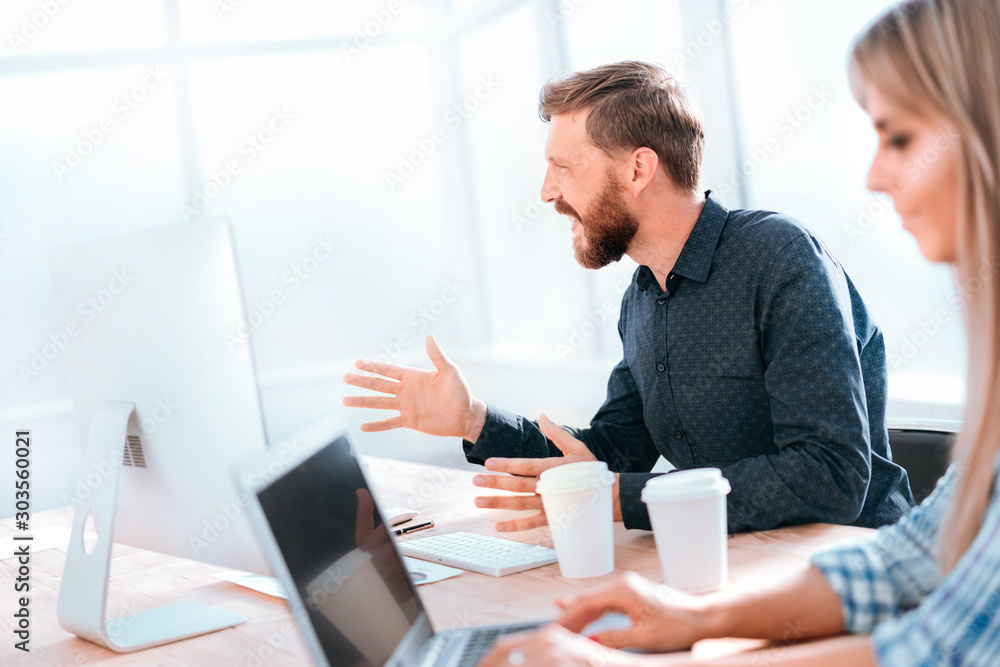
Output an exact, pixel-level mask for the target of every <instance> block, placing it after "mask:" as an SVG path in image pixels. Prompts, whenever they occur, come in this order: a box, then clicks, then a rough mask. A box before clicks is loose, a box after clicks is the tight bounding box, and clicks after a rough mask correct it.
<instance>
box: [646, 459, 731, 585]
mask: <svg viewBox="0 0 1000 667" xmlns="http://www.w3.org/2000/svg"><path fill="white" fill-rule="evenodd" d="M729 491H730V486H729V480H727V479H726V478H725V477H723V476H722V472H721V471H720V470H719V469H718V468H696V469H694V470H681V471H678V472H674V473H669V474H667V475H660V476H659V477H654V478H652V479H651V480H649V481H648V482H646V486H645V487H643V489H642V502H644V503H646V508H647V509H648V510H649V520H650V523H651V524H652V525H653V535H654V537H655V538H656V551H657V552H658V553H659V555H660V566H661V567H662V568H663V581H664V583H666V584H667V585H668V586H673V587H674V588H679V589H681V590H682V591H687V592H688V593H707V592H708V591H712V590H715V589H716V588H718V587H719V586H721V585H722V584H723V582H725V581H726V578H727V577H728V576H729V558H728V554H727V546H728V545H727V543H726V537H727V530H726V525H727V524H726V495H727V494H728V493H729Z"/></svg>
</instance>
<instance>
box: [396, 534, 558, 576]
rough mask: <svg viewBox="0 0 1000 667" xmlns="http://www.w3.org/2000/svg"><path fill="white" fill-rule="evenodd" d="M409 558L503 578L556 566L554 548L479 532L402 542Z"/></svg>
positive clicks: (401, 549)
mask: <svg viewBox="0 0 1000 667" xmlns="http://www.w3.org/2000/svg"><path fill="white" fill-rule="evenodd" d="M399 550H400V551H402V552H403V554H405V555H407V556H411V557H413V558H419V559H421V560H429V561H431V562H434V563H441V564H442V565H451V566H452V567H460V568H462V569H463V570H471V571H473V572H482V573H483V574H491V575H493V576H494V577H502V576H504V575H506V574H513V573H515V572H521V571H522V570H530V569H531V568H533V567H541V566H542V565H548V564H549V563H555V562H556V560H558V559H557V558H556V552H555V549H546V548H545V547H536V546H532V545H530V544H522V543H520V542H512V541H511V540H501V539H500V538H498V537H490V536H489V535H478V534H476V533H465V532H459V533H447V534H445V535H434V536H432V537H422V538H419V539H410V540H405V541H402V542H399Z"/></svg>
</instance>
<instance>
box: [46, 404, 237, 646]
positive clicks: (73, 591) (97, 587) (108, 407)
mask: <svg viewBox="0 0 1000 667" xmlns="http://www.w3.org/2000/svg"><path fill="white" fill-rule="evenodd" d="M130 423H131V426H132V428H133V429H134V432H138V425H137V423H136V419H135V404H134V403H124V402H117V401H107V402H105V403H104V404H103V405H102V406H101V407H99V408H98V409H97V410H96V411H95V412H94V417H93V422H92V423H91V426H90V441H89V443H88V445H87V454H86V456H85V457H84V468H83V469H84V470H85V471H87V470H94V469H95V466H97V465H100V468H97V469H99V470H102V471H103V470H110V472H109V473H108V475H107V478H106V479H104V480H103V481H102V482H101V484H100V486H98V487H97V488H96V489H94V492H93V493H92V494H91V495H90V497H88V498H87V499H84V500H82V501H81V502H80V504H79V505H77V508H76V513H75V514H74V516H73V531H72V533H71V535H70V540H69V546H68V548H67V549H66V567H65V569H64V570H63V577H62V584H61V585H60V587H59V603H58V605H57V607H56V615H57V616H58V618H59V624H60V625H61V626H62V627H63V629H65V630H67V631H69V632H72V633H73V634H75V635H78V636H80V637H82V638H83V639H87V640H90V641H92V642H94V643H95V644H100V645H102V646H106V647H107V648H109V649H111V650H113V651H117V652H119V653H129V652H131V651H139V650H142V649H145V648H150V647H152V646H159V645H160V644H167V643H169V642H174V641H177V640H179V639H187V638H188V637H194V636H196V635H202V634H205V633H208V632H214V631H216V630H222V629H223V628H228V627H231V626H233V625H237V624H239V623H242V622H244V621H246V620H248V618H247V617H246V616H244V615H243V614H237V613H234V612H231V611H226V610H224V609H216V608H215V607H209V606H207V605H203V604H199V603H197V602H186V603H183V604H175V605H169V606H166V607H160V608H158V609H153V610H151V611H145V612H141V613H138V614H130V615H127V616H123V617H121V618H117V619H112V620H106V619H105V614H106V606H107V604H106V603H107V595H108V573H109V570H110V568H111V545H112V543H113V538H114V530H115V508H116V506H117V501H118V483H119V470H120V469H121V465H122V452H123V450H124V446H125V436H126V434H127V433H128V430H129V426H130ZM88 515H93V520H94V526H95V527H96V528H97V544H96V545H95V546H94V547H93V549H92V550H90V551H89V552H88V551H87V549H86V548H85V547H84V543H83V533H84V526H85V524H86V519H87V517H88Z"/></svg>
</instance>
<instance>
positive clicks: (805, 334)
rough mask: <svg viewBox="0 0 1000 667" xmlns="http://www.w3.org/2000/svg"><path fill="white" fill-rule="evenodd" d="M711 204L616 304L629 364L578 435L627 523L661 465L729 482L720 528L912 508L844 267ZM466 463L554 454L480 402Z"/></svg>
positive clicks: (643, 516)
mask: <svg viewBox="0 0 1000 667" xmlns="http://www.w3.org/2000/svg"><path fill="white" fill-rule="evenodd" d="M706 194H707V195H708V196H707V199H706V202H705V206H704V208H703V209H702V212H701V215H700V216H699V218H698V221H697V223H696V224H695V226H694V229H693V230H692V232H691V235H690V236H689V237H688V239H687V242H686V243H685V244H684V248H683V249H682V251H681V254H680V256H679V257H678V258H677V262H676V263H675V265H674V268H673V272H672V273H671V274H670V275H669V277H668V279H667V283H666V287H667V288H666V290H665V291H661V290H660V287H659V285H658V284H657V282H656V280H655V278H654V277H653V273H652V271H650V269H649V268H648V267H645V266H640V267H639V268H638V269H637V270H636V272H635V275H634V276H633V278H632V283H631V285H630V286H629V287H628V289H627V290H626V292H625V295H624V297H623V298H622V308H621V318H620V320H619V322H618V333H619V335H620V336H621V340H622V345H623V347H624V358H623V359H622V361H621V362H620V363H618V365H617V366H615V368H614V370H612V372H611V378H610V380H609V381H608V393H607V399H606V400H605V402H604V405H603V406H601V408H600V410H598V412H597V414H596V415H595V416H594V418H593V420H592V421H591V423H590V427H589V428H586V429H576V428H567V429H566V430H567V431H569V432H570V433H572V434H573V435H574V436H575V437H577V438H579V439H580V440H582V441H583V442H584V443H586V445H587V447H588V448H589V449H590V450H591V451H592V452H593V453H594V455H595V456H597V458H598V459H600V460H602V461H606V462H607V463H608V466H609V467H610V468H611V470H613V471H615V472H620V473H622V475H621V478H620V487H619V494H620V498H621V508H622V515H623V518H624V521H625V525H626V527H629V528H645V529H647V530H648V529H649V516H648V514H647V513H646V508H645V505H644V504H643V503H642V502H641V500H640V499H639V494H640V492H641V491H642V487H643V486H644V485H645V484H646V481H647V480H648V479H649V478H650V477H651V474H650V473H649V471H650V470H651V469H652V467H653V465H654V464H655V463H656V460H657V458H658V457H659V456H661V455H662V456H663V457H664V458H665V459H667V461H669V462H670V463H672V464H673V465H674V466H676V467H677V468H679V469H688V468H703V467H717V468H721V469H722V474H723V475H724V476H725V477H726V478H728V479H729V481H730V483H731V485H732V492H731V493H730V494H729V497H728V510H729V531H730V532H740V531H748V530H766V529H769V528H774V527H777V526H782V525H787V524H796V523H809V522H814V521H820V522H827V523H840V524H852V525H857V526H865V527H877V526H882V525H886V524H891V523H894V522H895V521H896V520H897V519H899V518H900V517H901V516H902V515H903V514H905V513H906V512H907V510H908V509H909V508H910V506H912V505H913V496H912V495H911V493H910V487H909V482H908V480H907V476H906V472H905V471H904V470H903V469H902V468H900V467H899V466H898V465H896V464H895V463H893V462H892V456H891V454H890V452H889V444H888V432H887V430H886V425H885V408H886V400H887V397H886V384H887V377H886V360H885V345H884V343H883V340H882V333H881V331H880V330H879V329H878V327H877V326H876V325H875V323H874V322H873V321H872V319H871V317H870V316H869V314H868V311H867V309H866V308H865V305H864V303H863V302H862V301H861V297H860V296H859V295H858V292H857V290H856V289H855V287H854V285H853V284H852V283H851V281H850V279H849V278H848V277H847V274H846V273H844V270H843V268H842V267H841V266H840V264H839V263H838V262H837V261H836V260H835V259H834V258H833V257H832V256H831V255H830V253H829V252H828V251H827V249H826V248H825V246H824V245H823V244H822V243H821V242H820V241H819V240H818V239H817V238H816V237H815V236H813V235H812V234H810V233H809V232H808V231H806V230H805V229H804V228H803V227H802V226H801V225H799V224H798V223H796V222H795V221H793V220H792V219H790V218H789V217H787V216H784V215H782V214H779V213H773V212H769V211H747V210H734V211H729V210H727V209H726V208H725V207H724V206H722V204H721V203H719V202H718V200H716V199H714V198H713V197H712V196H711V193H706ZM465 453H466V456H467V458H468V460H469V461H471V462H473V463H482V462H484V461H485V460H486V459H487V458H489V457H491V456H505V457H524V458H528V457H544V456H560V455H561V453H560V452H559V450H558V449H557V448H556V447H555V445H553V444H552V443H551V442H549V441H548V440H547V439H546V438H545V436H544V435H542V432H541V430H539V428H538V425H537V423H536V422H533V421H530V420H528V419H525V418H524V417H520V416H517V415H514V414H512V413H510V412H507V411H505V410H502V409H500V408H497V407H495V406H492V405H490V406H488V412H487V417H486V424H485V426H484V428H483V431H482V434H481V435H480V436H479V439H478V440H477V441H476V443H475V444H473V443H471V442H468V441H466V442H465Z"/></svg>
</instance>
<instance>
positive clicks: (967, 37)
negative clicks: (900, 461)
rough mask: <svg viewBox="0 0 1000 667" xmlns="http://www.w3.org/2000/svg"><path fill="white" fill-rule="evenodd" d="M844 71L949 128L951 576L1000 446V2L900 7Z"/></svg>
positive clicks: (987, 493)
mask: <svg viewBox="0 0 1000 667" xmlns="http://www.w3.org/2000/svg"><path fill="white" fill-rule="evenodd" d="M849 69H850V79H851V86H852V89H853V91H854V95H855V97H856V98H857V99H858V102H859V103H860V104H861V105H862V106H865V94H866V93H865V91H866V89H868V88H869V87H871V88H874V89H876V90H878V92H879V94H880V95H882V96H883V97H885V98H886V99H888V100H890V101H892V102H893V103H895V104H898V105H900V106H902V107H904V108H907V109H911V110H914V111H917V112H918V113H921V114H922V115H924V116H929V117H932V118H933V117H936V118H940V119H942V120H943V121H944V123H945V124H946V125H948V126H950V128H951V129H953V130H954V132H953V135H954V137H953V140H954V141H955V142H956V144H955V147H956V149H957V153H956V155H957V164H958V169H957V171H958V185H957V187H958V193H959V196H958V200H959V210H958V211H957V215H958V239H957V261H956V265H955V278H956V280H957V281H958V289H957V290H956V295H957V298H958V300H959V302H960V303H961V305H962V310H963V314H964V317H965V322H966V327H967V337H968V348H969V363H968V368H969V370H968V379H967V383H966V386H967V392H966V406H965V415H964V425H963V429H962V433H961V435H960V436H959V438H958V442H957V444H956V447H955V452H954V457H953V458H954V460H955V462H956V464H957V467H958V471H957V472H958V475H959V476H958V483H957V486H956V488H955V490H954V495H953V496H952V498H951V504H950V507H949V509H948V514H947V515H946V518H945V521H944V523H943V524H942V527H941V533H940V537H939V539H938V558H939V561H940V564H941V570H942V572H950V571H951V570H952V568H954V567H955V563H956V562H957V561H958V560H959V558H961V557H962V555H963V554H964V553H965V552H966V551H967V550H968V548H969V546H970V545H971V544H972V542H973V540H974V539H975V537H976V535H977V534H978V533H979V529H980V527H981V526H982V523H983V519H984V517H985V515H986V510H987V507H988V506H989V503H990V497H991V494H992V490H993V483H994V482H993V480H994V463H995V461H996V459H997V454H998V452H1000V276H998V271H1000V264H998V253H1000V182H998V171H1000V2H998V1H997V0H910V1H908V2H903V3H900V4H899V5H896V6H895V7H893V8H892V9H890V10H889V11H888V12H887V13H886V14H884V15H883V16H881V17H880V18H879V19H877V20H876V21H875V22H874V23H873V24H872V25H871V26H869V27H868V28H867V29H866V30H865V31H864V32H863V33H862V34H861V35H860V36H859V37H858V39H857V40H856V41H855V43H854V46H853V49H852V52H851V58H850V67H849ZM927 157H931V158H933V157H934V156H924V159H925V160H926V158H927Z"/></svg>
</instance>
